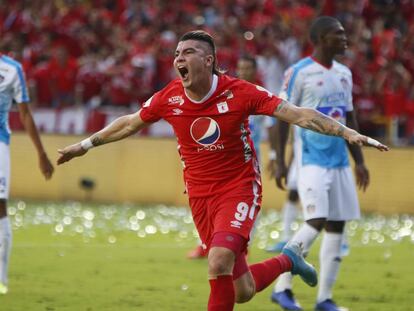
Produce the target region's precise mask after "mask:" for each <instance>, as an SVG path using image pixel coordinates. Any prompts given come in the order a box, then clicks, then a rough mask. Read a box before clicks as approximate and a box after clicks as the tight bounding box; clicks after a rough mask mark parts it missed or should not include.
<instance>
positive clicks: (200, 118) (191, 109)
mask: <svg viewBox="0 0 414 311" xmlns="http://www.w3.org/2000/svg"><path fill="white" fill-rule="evenodd" d="M280 102H281V99H280V98H278V97H276V96H274V95H273V94H271V93H270V92H268V91H267V90H265V89H264V88H262V87H260V86H256V85H254V84H251V83H249V82H246V81H244V80H240V79H236V78H231V77H229V76H227V75H220V76H218V77H217V76H214V79H213V85H212V88H211V90H210V92H209V94H208V95H206V98H204V100H203V101H201V102H194V101H192V100H191V99H189V98H188V97H187V95H186V93H185V91H184V88H183V86H182V83H181V81H180V80H179V79H176V80H174V81H172V82H171V83H169V84H168V85H167V86H166V87H165V88H164V89H162V90H161V91H159V92H157V93H155V94H154V95H153V96H152V97H151V98H150V99H149V100H148V101H147V102H146V103H145V104H144V105H143V107H142V110H141V113H140V116H141V118H142V120H143V121H144V122H156V121H158V120H160V119H161V118H162V119H164V120H166V121H167V122H168V123H170V124H171V126H172V127H173V129H174V132H175V135H176V136H177V141H178V151H179V153H180V157H181V160H182V163H183V166H184V180H185V184H186V189H187V192H188V195H189V196H190V197H206V196H210V195H212V194H216V193H220V192H226V191H228V190H230V189H234V188H237V187H238V186H240V185H244V184H245V183H246V181H247V182H251V181H254V180H256V181H257V182H258V183H259V184H261V180H260V171H259V165H258V161H257V158H256V152H255V150H254V148H253V143H252V140H251V139H250V130H249V126H248V117H249V115H257V114H262V115H272V114H273V112H274V111H275V109H276V107H277V106H278V105H279V103H280Z"/></svg>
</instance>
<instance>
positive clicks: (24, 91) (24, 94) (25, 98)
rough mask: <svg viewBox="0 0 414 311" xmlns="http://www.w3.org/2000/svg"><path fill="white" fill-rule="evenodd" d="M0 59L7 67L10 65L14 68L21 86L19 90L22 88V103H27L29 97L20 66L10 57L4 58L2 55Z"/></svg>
mask: <svg viewBox="0 0 414 311" xmlns="http://www.w3.org/2000/svg"><path fill="white" fill-rule="evenodd" d="M1 59H2V60H3V61H4V62H5V63H7V64H9V65H12V66H13V67H15V68H16V70H17V75H18V77H19V81H20V85H21V88H22V102H28V101H29V96H28V94H27V87H26V81H25V79H24V74H23V69H22V65H21V64H20V63H18V62H16V61H15V60H13V59H11V58H10V57H7V56H4V55H3V56H2V58H1Z"/></svg>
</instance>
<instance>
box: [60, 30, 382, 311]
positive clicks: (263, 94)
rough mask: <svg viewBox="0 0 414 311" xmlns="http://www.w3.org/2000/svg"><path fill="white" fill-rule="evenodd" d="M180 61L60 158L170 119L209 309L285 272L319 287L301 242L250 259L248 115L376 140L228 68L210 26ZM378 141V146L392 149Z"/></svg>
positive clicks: (253, 183)
mask: <svg viewBox="0 0 414 311" xmlns="http://www.w3.org/2000/svg"><path fill="white" fill-rule="evenodd" d="M174 68H175V70H176V72H177V75H178V77H179V78H178V79H176V80H173V81H172V82H171V83H170V84H168V85H167V86H166V87H165V88H163V89H162V90H161V91H159V92H157V93H155V94H154V95H153V96H152V97H151V98H150V99H149V100H147V102H146V103H145V104H144V105H143V107H142V108H141V109H140V110H139V111H137V112H136V113H133V114H130V115H125V116H122V117H120V118H118V119H116V120H115V121H114V122H113V123H111V124H110V125H108V126H107V127H105V128H104V129H102V130H101V131H99V132H97V133H95V134H93V135H92V136H91V137H89V138H87V139H85V140H83V141H81V142H79V143H76V144H74V145H70V146H67V147H65V148H63V149H61V150H58V152H59V154H60V156H59V158H58V160H57V163H58V164H59V165H60V164H63V163H65V162H67V161H70V160H71V159H72V158H74V157H79V156H83V155H84V154H86V153H87V151H88V150H89V149H90V148H92V147H96V146H99V145H103V144H106V143H110V142H114V141H118V140H121V139H124V138H126V137H128V136H131V135H132V134H134V133H136V132H137V131H139V130H141V129H143V128H145V127H146V126H148V125H150V124H151V123H154V122H157V121H158V120H160V119H161V118H162V119H165V120H166V121H167V122H169V123H170V124H171V125H172V127H173V129H174V131H175V134H176V136H177V141H178V151H179V153H180V157H181V160H182V163H183V166H184V180H185V186H186V189H187V193H188V196H189V203H190V207H191V210H192V215H193V219H194V223H195V225H196V227H197V230H198V232H199V234H200V238H201V240H202V242H203V244H204V245H205V246H206V248H207V250H208V274H209V282H210V297H209V301H208V310H209V311H230V310H233V308H234V304H235V303H236V302H237V303H243V302H247V301H249V300H250V299H251V298H252V297H253V296H254V295H255V293H256V292H259V291H261V290H263V289H264V288H266V287H267V286H268V285H270V284H271V283H272V281H273V280H275V279H276V278H277V277H278V276H279V275H280V274H281V273H283V272H286V271H291V272H292V273H293V274H299V275H300V276H301V278H302V279H303V280H304V281H305V282H306V283H307V284H309V285H311V286H315V285H316V283H317V276H316V271H315V269H314V268H313V267H312V266H311V265H309V264H308V263H306V261H305V260H304V259H303V257H302V251H301V247H300V245H298V244H294V243H288V245H287V246H286V247H285V248H284V250H283V251H282V254H281V255H279V256H277V257H273V258H271V259H268V260H266V261H263V262H260V263H257V264H254V265H250V266H248V265H247V263H246V260H245V256H244V253H245V250H246V246H247V242H248V240H249V234H250V231H251V229H252V227H253V223H254V220H255V219H256V216H257V213H258V212H259V209H260V204H261V179H260V170H259V165H258V161H257V158H256V152H255V150H254V147H253V144H252V141H251V139H250V131H249V128H248V116H249V115H257V114H262V115H269V116H273V117H277V118H280V119H282V120H284V121H286V122H289V123H293V124H296V125H299V126H302V127H305V128H308V129H312V130H314V131H317V132H320V133H324V134H327V135H335V136H341V137H344V138H345V139H346V140H347V141H348V142H349V143H351V144H358V145H363V144H369V143H370V142H371V143H372V142H373V140H372V139H371V138H368V137H366V136H363V135H361V134H359V133H358V132H356V131H354V130H352V129H349V128H347V127H345V126H344V125H342V124H340V123H338V122H337V121H335V120H334V119H332V118H330V117H328V116H325V115H323V114H321V113H319V112H317V111H316V110H314V109H309V108H299V107H295V106H294V105H291V104H289V103H288V102H286V101H284V100H282V99H280V98H278V97H276V96H274V95H272V94H271V93H270V92H268V91H267V90H266V89H264V88H262V87H259V86H256V85H254V84H251V83H249V82H246V81H243V80H239V79H236V78H231V77H229V76H227V75H225V74H222V73H221V72H220V71H219V69H218V67H217V61H216V48H215V43H214V40H213V38H212V37H211V36H210V35H209V34H208V33H206V32H204V31H191V32H188V33H186V34H184V35H183V36H182V37H181V38H180V40H179V43H178V45H177V48H176V51H175V58H174ZM375 143H376V147H377V148H378V149H379V150H388V147H386V146H384V145H382V144H380V143H378V142H376V141H375Z"/></svg>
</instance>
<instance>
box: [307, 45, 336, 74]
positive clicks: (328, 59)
mask: <svg viewBox="0 0 414 311" xmlns="http://www.w3.org/2000/svg"><path fill="white" fill-rule="evenodd" d="M334 56H335V55H331V54H330V53H326V52H325V51H323V50H320V49H315V50H314V51H313V53H312V59H313V60H314V61H316V62H317V63H319V64H321V65H322V66H324V67H325V68H327V69H330V68H331V67H332V64H333V60H334Z"/></svg>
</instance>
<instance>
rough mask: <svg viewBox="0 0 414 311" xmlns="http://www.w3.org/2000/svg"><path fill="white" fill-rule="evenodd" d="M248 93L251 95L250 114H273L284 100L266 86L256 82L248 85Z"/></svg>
mask: <svg viewBox="0 0 414 311" xmlns="http://www.w3.org/2000/svg"><path fill="white" fill-rule="evenodd" d="M246 88H247V92H246V95H247V96H248V97H249V107H248V108H249V114H251V115H267V116H272V115H273V112H274V111H275V110H276V108H277V106H278V105H279V104H280V102H281V101H282V100H281V99H280V98H279V97H277V96H275V95H273V94H272V93H271V92H270V91H268V90H266V89H265V88H264V87H261V86H259V85H255V84H248V85H246Z"/></svg>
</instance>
